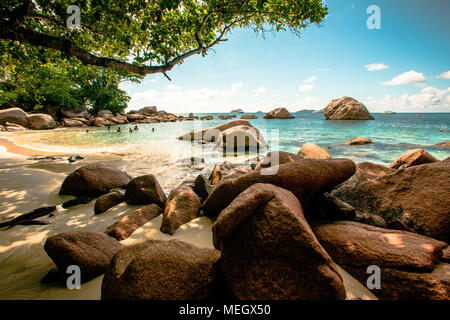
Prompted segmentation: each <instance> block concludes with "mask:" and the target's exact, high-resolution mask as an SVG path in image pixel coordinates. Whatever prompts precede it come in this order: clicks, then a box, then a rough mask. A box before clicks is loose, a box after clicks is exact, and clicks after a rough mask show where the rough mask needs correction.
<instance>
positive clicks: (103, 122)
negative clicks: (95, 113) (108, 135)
mask: <svg viewBox="0 0 450 320" xmlns="http://www.w3.org/2000/svg"><path fill="white" fill-rule="evenodd" d="M92 125H93V126H95V127H110V126H115V125H116V123H115V122H113V121H111V120H108V119H105V118H102V117H95V119H94V121H93V122H92Z"/></svg>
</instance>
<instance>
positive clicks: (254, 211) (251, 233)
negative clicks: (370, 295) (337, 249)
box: [213, 183, 346, 300]
mask: <svg viewBox="0 0 450 320" xmlns="http://www.w3.org/2000/svg"><path fill="white" fill-rule="evenodd" d="M213 241H214V246H215V247H216V248H217V249H220V250H221V252H222V258H221V262H220V270H221V272H222V275H223V277H224V279H225V282H226V284H227V286H228V287H229V288H230V290H231V292H232V293H233V296H234V298H236V299H238V300H278V299H293V300H295V299H303V300H335V299H342V300H343V299H345V296H346V292H345V288H344V283H343V281H342V278H341V276H340V275H339V273H338V271H337V269H336V266H335V265H334V263H333V261H332V260H331V258H330V257H329V256H328V254H327V253H326V252H325V250H324V249H323V248H322V246H321V245H320V244H319V242H318V241H317V239H316V237H315V236H314V234H313V233H312V231H311V229H310V227H309V225H308V223H307V222H306V220H305V218H304V216H303V210H302V206H301V205H300V202H299V201H298V199H297V198H296V197H295V196H294V194H293V193H291V192H290V191H287V190H284V189H282V188H278V187H275V186H274V185H271V184H261V183H258V184H254V185H252V186H251V187H249V188H248V189H246V190H245V191H244V192H242V193H241V194H239V196H238V197H237V198H236V199H234V201H233V202H232V203H231V204H230V205H229V206H228V207H227V208H225V209H224V210H223V211H222V212H221V213H220V215H219V217H218V218H217V220H216V222H215V223H214V225H213Z"/></svg>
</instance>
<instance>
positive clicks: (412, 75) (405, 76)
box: [382, 70, 426, 86]
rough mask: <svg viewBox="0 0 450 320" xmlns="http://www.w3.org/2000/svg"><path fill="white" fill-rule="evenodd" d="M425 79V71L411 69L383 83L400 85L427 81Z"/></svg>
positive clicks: (385, 84)
mask: <svg viewBox="0 0 450 320" xmlns="http://www.w3.org/2000/svg"><path fill="white" fill-rule="evenodd" d="M425 79H426V77H425V76H424V75H423V73H421V72H416V71H414V70H410V71H408V72H404V73H402V74H400V75H398V76H396V77H394V78H393V79H392V80H390V81H386V82H383V83H382V84H383V85H384V86H398V85H402V84H408V83H416V82H422V81H425Z"/></svg>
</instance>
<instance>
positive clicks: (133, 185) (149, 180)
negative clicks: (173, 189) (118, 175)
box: [125, 174, 166, 208]
mask: <svg viewBox="0 0 450 320" xmlns="http://www.w3.org/2000/svg"><path fill="white" fill-rule="evenodd" d="M125 198H126V201H127V203H129V204H152V203H156V204H157V205H158V206H160V207H161V208H164V204H165V203H166V195H165V194H164V190H163V189H162V188H161V186H160V184H159V182H158V180H156V177H155V176H154V175H152V174H147V175H144V176H140V177H137V178H134V179H133V180H131V181H130V183H129V184H128V185H127V189H126V192H125Z"/></svg>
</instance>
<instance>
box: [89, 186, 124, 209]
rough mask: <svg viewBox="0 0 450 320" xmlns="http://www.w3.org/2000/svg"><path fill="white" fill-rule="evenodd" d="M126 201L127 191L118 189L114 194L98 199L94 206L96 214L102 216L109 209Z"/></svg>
mask: <svg viewBox="0 0 450 320" xmlns="http://www.w3.org/2000/svg"><path fill="white" fill-rule="evenodd" d="M124 201H125V191H123V190H121V189H116V190H114V191H113V192H110V193H107V194H104V195H102V196H100V197H98V198H97V201H95V205H94V213H95V214H100V213H103V212H105V211H107V210H108V209H110V208H112V207H114V206H116V205H118V204H119V203H121V202H124Z"/></svg>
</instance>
